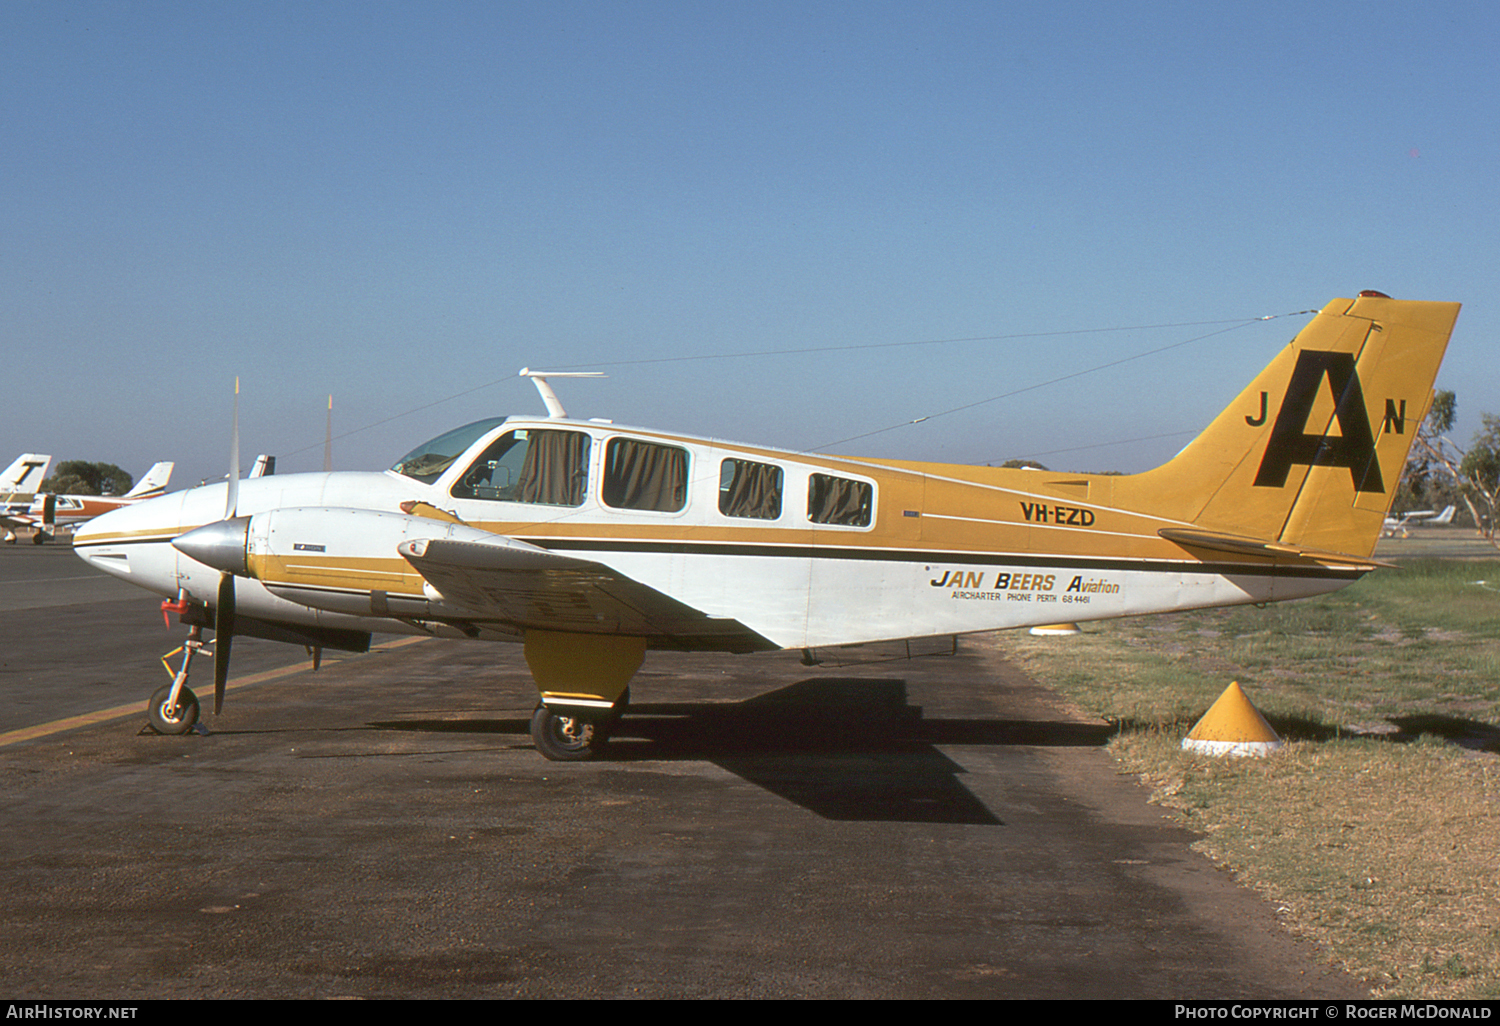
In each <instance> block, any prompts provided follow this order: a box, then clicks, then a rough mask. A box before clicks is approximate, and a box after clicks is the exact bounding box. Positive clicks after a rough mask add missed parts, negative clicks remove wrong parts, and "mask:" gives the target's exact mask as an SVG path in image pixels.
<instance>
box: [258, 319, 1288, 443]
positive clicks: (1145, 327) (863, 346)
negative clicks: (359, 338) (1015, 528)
mask: <svg viewBox="0 0 1500 1026" xmlns="http://www.w3.org/2000/svg"><path fill="white" fill-rule="evenodd" d="M1310 313H1317V311H1316V310H1298V311H1296V312H1294V313H1285V314H1267V315H1265V316H1261V317H1249V318H1235V319H1225V320H1210V321H1177V322H1173V323H1167V324H1136V325H1120V326H1117V327H1109V328H1075V329H1069V330H1063V331H1034V332H1014V333H1010V334H1004V335H974V336H966V337H962V338H942V339H918V340H913V341H906V342H868V343H860V344H855V345H837V346H806V347H802V348H798V349H764V350H747V351H744V352H738V353H698V354H693V355H688V356H656V357H640V358H636V359H631V360H602V361H599V360H596V361H591V362H589V363H583V364H578V363H575V364H561V365H558V366H556V367H555V368H553V369H555V370H575V369H578V368H583V367H587V368H600V367H628V366H642V365H647V364H664V363H686V362H693V361H705V360H744V359H762V358H766V357H774V356H810V355H813V354H817V353H841V352H857V351H863V350H878V349H898V348H910V347H915V346H938V345H954V344H958V343H965V342H1003V341H1014V340H1020V339H1036V338H1057V337H1062V336H1069V335H1092V334H1103V333H1107V332H1119V331H1151V330H1163V329H1167V328H1190V327H1202V326H1206V325H1212V324H1227V325H1229V327H1227V328H1223V329H1221V330H1219V331H1211V332H1207V333H1205V334H1202V335H1196V336H1194V337H1193V338H1190V339H1185V340H1183V341H1181V342H1175V343H1173V344H1171V345H1167V346H1161V347H1158V348H1156V349H1151V350H1147V351H1145V352H1140V353H1136V354H1134V355H1132V356H1127V357H1123V358H1121V359H1119V360H1112V361H1110V362H1109V363H1104V364H1100V365H1098V366H1095V367H1090V368H1087V369H1086V370H1081V371H1075V372H1074V373H1072V374H1065V375H1062V376H1060V377H1057V378H1052V379H1050V380H1048V381H1041V382H1037V383H1036V384H1033V385H1027V386H1026V387H1024V388H1019V389H1015V390H1014V391H1011V392H1006V393H1004V394H1002V395H997V396H991V397H989V398H988V399H980V400H977V401H975V402H972V403H965V404H964V405H962V406H955V407H952V408H951V409H947V410H942V411H939V412H937V413H930V414H927V415H925V416H922V417H916V418H913V419H910V420H905V421H902V422H901V423H899V424H892V425H890V426H889V427H883V428H877V429H876V430H874V431H867V432H864V433H863V434H858V435H851V436H849V437H848V438H841V439H838V440H837V441H833V442H826V443H824V444H822V445H818V446H814V447H812V448H810V449H808V450H807V451H808V452H820V451H822V450H824V449H827V448H829V447H831V446H835V445H842V444H844V443H845V442H852V441H857V440H859V439H862V438H869V437H871V436H873V435H878V434H884V433H885V432H887V431H894V430H896V429H898V428H903V427H909V426H911V425H914V424H921V423H924V422H926V421H929V420H935V419H937V418H939V417H946V416H948V415H950V414H953V413H959V412H962V411H963V410H967V409H972V408H974V407H976V406H983V405H985V404H986V403H992V402H997V401H998V400H1000V399H1006V398H1009V397H1011V396H1016V395H1021V394H1023V393H1025V392H1030V391H1034V390H1036V389H1038V388H1045V387H1046V386H1048V385H1055V384H1057V383H1059V382H1062V381H1067V380H1070V379H1072V378H1079V377H1083V376H1085V375H1087V374H1093V373H1096V372H1098V371H1101V370H1108V369H1109V368H1111V367H1117V366H1119V365H1121V364H1124V363H1129V362H1131V361H1134V360H1140V359H1144V358H1145V357H1147V356H1153V355H1156V354H1158V353H1164V352H1168V351H1170V350H1172V349H1177V348H1180V347H1182V346H1186V345H1190V344H1191V343H1193V342H1199V341H1202V340H1203V339H1205V338H1211V337H1213V336H1215V335H1222V334H1224V333H1226V332H1230V331H1235V330H1237V329H1239V328H1244V327H1248V326H1249V325H1251V324H1256V323H1259V322H1261V321H1270V320H1276V319H1278V318H1281V317H1296V316H1300V315H1302V314H1310ZM513 380H515V377H514V375H507V376H505V377H502V378H496V379H495V380H493V381H487V382H484V383H483V384H479V385H473V386H471V387H469V388H465V389H462V390H461V391H458V392H454V393H452V394H451V395H447V396H444V397H443V398H441V399H435V400H433V401H432V402H429V403H423V404H422V405H420V406H414V407H412V408H410V409H408V410H404V411H402V412H400V413H394V414H392V415H391V416H389V417H382V418H381V419H379V420H376V421H372V422H370V423H368V424H365V425H364V426H362V427H357V428H353V429H352V430H349V431H345V432H342V433H340V434H338V435H334V436H333V439H332V440H333V441H339V440H342V439H345V438H350V437H353V436H354V435H357V434H361V433H362V432H365V431H370V430H373V429H374V428H377V427H380V426H381V425H383V424H389V423H391V422H392V421H396V420H400V419H402V418H403V417H409V416H411V415H413V414H416V413H420V412H422V411H423V410H430V409H432V408H433V407H436V406H441V405H443V404H444V403H449V402H452V401H454V400H455V399H461V398H463V397H464V396H466V395H472V394H473V393H475V392H482V391H484V390H485V389H487V388H494V387H495V386H497V385H501V384H505V383H506V382H509V381H513ZM325 444H326V440H325ZM316 447H317V446H316V445H307V446H303V447H302V448H301V449H293V450H291V451H290V452H287V453H286V454H285V455H286V456H296V455H299V454H301V453H304V452H307V451H308V450H310V449H314V448H316Z"/></svg>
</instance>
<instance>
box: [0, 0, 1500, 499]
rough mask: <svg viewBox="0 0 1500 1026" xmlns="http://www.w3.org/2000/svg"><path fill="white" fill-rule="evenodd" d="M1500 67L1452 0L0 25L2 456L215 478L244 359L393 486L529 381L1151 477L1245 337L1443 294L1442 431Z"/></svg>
mask: <svg viewBox="0 0 1500 1026" xmlns="http://www.w3.org/2000/svg"><path fill="white" fill-rule="evenodd" d="M1497 54H1500V7H1497V6H1496V5H1494V4H1493V3H1489V2H1463V3H1446V2H1441V0H1438V2H1430V3H1421V4H1417V3H1381V2H1375V3H1369V2H1366V3H1357V4H1355V3H1307V2H1305V0H1304V2H1281V0H1271V2H1258V3H1244V4H1241V3H1218V4H1205V3H1202V2H1192V3H1170V2H1150V3H1128V2H1118V3H1105V2H1099V3H1078V2H1069V0H1063V2H1055V3H1051V4H1023V3H1001V2H979V3H966V2H949V3H944V2H926V3H915V2H904V3H882V2H874V0H859V2H847V3H846V2H817V0H804V2H796V3H783V2H777V0H756V2H749V0H745V2H733V3H729V2H722V3H712V2H651V0H629V2H584V0H577V2H567V0H554V2H505V0H492V2H482V3H460V2H412V3H382V2H375V0H359V2H351V3H344V2H337V3H317V2H296V3H270V2H241V3H234V4H205V3H196V2H195V3H186V2H185V3H166V2H124V0H120V2H115V0H100V2H86V0H79V2H51V0H49V2H26V0H12V2H9V3H6V4H3V5H0V96H3V105H0V168H3V171H0V194H3V204H0V224H3V234H0V239H3V245H0V280H3V282H4V284H3V286H0V310H3V320H0V331H3V332H4V351H5V366H6V370H7V374H6V380H7V387H6V388H5V390H4V394H5V405H6V412H7V416H6V417H5V423H6V430H5V431H4V435H3V437H0V449H3V450H4V452H0V463H4V462H8V461H9V459H11V458H12V457H13V456H14V455H15V454H16V453H19V452H22V451H26V450H30V451H47V452H51V453H53V454H54V455H55V456H56V457H57V458H58V459H68V458H82V459H90V460H103V461H108V462H111V463H117V464H119V465H120V466H122V467H124V468H125V469H126V470H128V471H130V472H131V473H132V474H134V475H136V476H137V477H138V476H140V475H141V474H142V473H143V472H144V471H145V469H146V467H147V466H149V465H150V464H151V463H152V462H154V461H155V460H158V459H175V460H176V461H178V464H179V473H178V476H177V477H176V478H175V479H174V484H176V485H187V484H193V483H196V482H197V481H198V480H199V479H200V478H204V477H214V476H220V475H222V474H223V473H224V471H225V469H226V468H227V464H228V435H229V421H230V403H231V398H232V390H233V382H234V378H235V377H236V376H239V377H240V378H241V381H242V386H241V387H242V394H241V433H242V436H243V450H244V456H243V459H244V460H245V462H246V463H247V464H248V460H249V459H250V457H251V456H253V454H254V453H256V452H262V451H264V452H275V453H280V454H282V455H283V457H284V459H283V464H282V466H283V469H285V470H288V471H290V470H298V469H307V470H315V469H319V468H320V467H321V465H322V440H323V432H324V415H325V404H326V399H325V396H326V395H327V394H329V393H332V394H333V395H334V403H335V409H334V415H335V432H336V434H340V435H344V434H345V433H347V432H354V433H353V434H348V435H347V436H346V437H341V438H339V439H338V440H337V441H336V442H335V452H334V457H335V466H336V467H338V468H339V469H363V468H369V469H376V468H380V467H384V466H386V465H389V463H391V462H392V461H393V460H395V459H396V458H397V457H399V456H400V455H401V454H402V453H403V452H405V451H406V450H407V449H409V448H411V447H412V446H413V445H415V444H416V443H418V442H420V441H422V440H424V439H425V438H427V437H430V436H432V435H435V434H437V433H439V432H441V431H443V430H445V429H447V428H449V427H453V426H455V425H457V424H460V423H465V422H467V421H470V420H475V419H478V418H480V417H483V416H490V415H495V414H500V413H513V412H527V413H530V412H540V410H541V405H540V403H539V401H538V400H537V397H536V394H535V392H534V390H533V389H532V388H531V386H530V384H529V383H527V382H525V381H523V380H521V379H518V378H515V377H514V375H515V372H516V371H517V370H518V369H519V368H521V367H523V366H528V365H529V366H531V367H548V368H559V367H574V368H590V367H597V368H599V369H602V370H605V371H607V372H608V373H609V374H610V378H609V379H608V380H607V381H599V382H574V383H566V382H565V383H562V385H561V386H560V391H561V392H562V395H563V398H564V400H565V401H566V402H567V403H568V405H569V409H570V412H572V413H575V414H577V415H581V416H602V417H612V418H613V419H615V420H616V421H617V422H622V423H630V424H638V425H644V426H654V427H662V428H670V429H679V430H685V431H691V432H698V433H705V434H713V435H718V436H721V437H728V438H734V439H738V440H743V441H752V442H764V443H769V444H774V445H780V446H785V447H789V448H814V447H819V446H823V445H825V444H827V443H829V442H835V441H840V440H843V439H846V438H849V437H851V436H856V435H862V434H864V433H866V432H872V431H876V430H878V429H881V428H886V427H889V426H890V425H893V424H899V423H902V422H905V421H908V420H911V419H913V418H918V417H922V416H924V415H931V414H936V413H940V412H942V411H945V410H949V409H952V408H954V407H960V406H966V405H968V404H971V403H975V402H978V401H980V400H985V399H991V398H993V397H997V396H1007V398H1001V399H997V400H996V401H993V402H989V403H985V404H984V405H981V406H977V407H974V408H972V409H969V410H966V411H964V412H961V413H955V414H952V415H949V416H944V417H937V418H935V419H932V420H929V421H927V422H924V423H923V424H921V425H918V426H914V427H906V428H902V429H899V430H894V431H888V432H884V433H882V434H876V435H874V436H872V437H867V438H862V439H860V440H859V441H857V442H850V443H848V444H846V445H840V446H836V447H835V451H850V452H857V453H864V454H870V455H890V456H896V457H902V458H921V459H939V460H950V461H954V462H985V461H999V460H1004V459H1006V458H1009V457H1013V456H1034V457H1036V458H1038V459H1040V460H1041V461H1042V462H1044V463H1047V464H1048V465H1049V466H1052V467H1055V468H1066V469H1074V470H1105V469H1120V470H1127V471H1133V470H1140V469H1144V468H1146V467H1148V466H1151V465H1154V464H1156V463H1158V462H1160V461H1162V460H1164V459H1166V458H1167V457H1169V456H1170V455H1171V454H1172V453H1173V452H1174V451H1175V450H1176V449H1177V448H1179V447H1180V446H1181V445H1182V444H1184V443H1185V442H1186V441H1187V440H1188V438H1189V437H1191V435H1192V434H1193V433H1194V432H1195V431H1196V430H1197V429H1199V428H1201V427H1202V426H1203V425H1204V424H1206V423H1207V421H1208V419H1209V418H1210V417H1211V416H1212V415H1213V414H1214V413H1215V412H1217V411H1218V409H1219V408H1221V407H1222V406H1223V405H1224V404H1225V403H1226V402H1227V401H1228V400H1229V399H1230V398H1232V397H1233V395H1234V394H1235V393H1237V392H1238V391H1239V389H1240V388H1241V387H1242V386H1243V385H1244V384H1245V383H1246V382H1248V380H1249V378H1250V377H1251V375H1253V373H1254V372H1255V371H1257V370H1258V369H1259V368H1260V367H1261V366H1262V365H1263V364H1264V363H1265V362H1266V361H1267V360H1269V359H1270V357H1271V356H1272V355H1273V354H1274V352H1275V350H1276V349H1277V348H1278V347H1279V346H1281V345H1282V344H1284V343H1285V342H1286V340H1287V339H1288V338H1290V337H1291V336H1292V335H1293V334H1295V333H1296V331H1297V330H1298V329H1299V328H1300V327H1301V326H1302V325H1303V324H1304V323H1306V320H1307V318H1306V317H1305V316H1301V317H1279V318H1277V319H1275V320H1270V321H1265V322H1253V323H1250V324H1248V325H1246V326H1238V327H1236V324H1237V323H1238V322H1241V321H1248V320H1249V319H1251V318H1255V317H1259V316H1263V315H1272V314H1289V313H1292V312H1295V311H1302V310H1307V309H1309V308H1315V307H1319V306H1322V305H1323V304H1324V303H1325V302H1327V301H1328V300H1329V299H1332V298H1334V297H1336V296H1347V295H1352V294H1354V293H1355V292H1357V291H1358V290H1360V289H1366V288H1374V289H1380V290H1382V291H1384V292H1387V293H1389V294H1391V295H1394V296H1397V297H1401V298H1411V299H1438V300H1457V301H1460V302H1463V303H1464V304H1465V309H1464V313H1463V315H1462V316H1461V318H1460V320H1459V327H1458V331H1457V333H1456V334H1455V336H1454V339H1453V343H1452V346H1451V347H1450V350H1449V357H1448V360H1447V362H1446V364H1445V366H1444V369H1443V372H1442V375H1441V376H1440V378H1439V385H1440V387H1447V388H1452V389H1454V390H1456V392H1457V393H1458V397H1459V409H1460V414H1461V420H1460V429H1459V431H1458V432H1457V434H1458V435H1459V436H1460V438H1461V439H1462V440H1464V441H1467V440H1468V438H1469V437H1470V436H1471V435H1472V434H1473V432H1474V430H1475V428H1476V427H1477V425H1478V414H1479V413H1480V412H1481V411H1490V412H1496V413H1500V374H1497V373H1496V364H1495V357H1494V353H1495V350H1494V348H1493V346H1494V342H1495V340H1496V339H1497V338H1500V331H1497V330H1496V329H1497V327H1500V323H1497V322H1500V310H1497V304H1496V299H1497V296H1496V286H1497V272H1500V259H1497V252H1496V250H1497V239H1500V223H1497V221H1500V218H1497V209H1500V208H1497V197H1496V185H1497V182H1500V113H1497V112H1500V63H1497V58H1496V55H1497ZM1144 325H1179V326H1177V327H1156V328H1150V329H1140V330H1124V331H1116V330H1107V331H1106V330H1098V329H1118V328H1133V327H1136V326H1144ZM1225 328H1232V329H1233V330H1229V331H1224V330H1223V329H1225ZM1209 332H1221V333H1220V334H1215V335H1212V336H1211V337H1206V338H1199V336H1202V335H1205V334H1207V333H1209ZM1018 336H1031V337H1018ZM950 339H982V341H967V342H944V343H943V344H935V345H909V344H907V343H918V342H929V341H938V340H950ZM1192 339H1198V341H1189V340H1192ZM1180 343H1186V344H1180ZM894 344H901V345H894ZM874 346H884V347H886V348H860V349H848V348H838V347H874ZM1168 346H1174V347H1175V348H1172V349H1171V350H1170V351H1168V352H1165V353H1162V354H1159V355H1156V356H1152V357H1148V358H1143V359H1139V360H1133V361H1131V362H1128V363H1123V364H1119V365H1117V366H1112V367H1108V366H1107V365H1109V364H1111V363H1114V362H1115V361H1119V360H1121V359H1122V358H1125V357H1129V356H1133V355H1135V354H1139V353H1145V352H1147V351H1149V350H1153V349H1160V348H1163V347H1168ZM809 349H816V350H835V351H825V352H817V353H801V354H797V355H783V356H771V357H765V356H762V357H754V358H736V359H711V360H685V361H681V362H669V363H641V362H632V361H643V360H657V359H666V358H680V357H699V356H722V355H725V354H737V353H746V352H764V351H768V350H809ZM1100 368H1104V369H1100ZM1086 371H1087V372H1091V373H1083V374H1081V375H1080V372H1086ZM1067 375H1080V376H1076V377H1070V378H1068V380H1066V381H1063V382H1060V383H1057V384H1051V385H1047V384H1045V383H1047V382H1049V381H1053V380H1054V379H1057V378H1060V377H1064V376H1067ZM1038 385H1041V386H1044V387H1032V386H1038ZM1023 389H1024V390H1025V391H1018V390H1023ZM1010 393H1018V394H1013V395H1012V394H1010ZM410 411H416V412H410ZM400 414H406V415H405V416H399V417H397V415H400ZM392 417H396V419H394V420H389V421H388V422H386V423H383V424H379V425H378V426H375V427H368V426H369V425H372V424H375V423H376V422H380V421H385V420H386V419H387V418H392ZM356 429H364V430H356ZM1132 439H1147V440H1146V441H1128V440H1132ZM1111 440H1127V441H1126V442H1125V443H1124V444H1113V445H1107V446H1103V447H1098V443H1101V442H1107V441H1111ZM287 454H291V455H287Z"/></svg>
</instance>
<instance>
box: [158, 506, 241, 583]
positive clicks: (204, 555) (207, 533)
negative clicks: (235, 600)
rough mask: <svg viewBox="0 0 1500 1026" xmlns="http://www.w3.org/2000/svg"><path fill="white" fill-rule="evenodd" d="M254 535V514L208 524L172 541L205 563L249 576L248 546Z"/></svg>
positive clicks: (174, 545) (235, 573)
mask: <svg viewBox="0 0 1500 1026" xmlns="http://www.w3.org/2000/svg"><path fill="white" fill-rule="evenodd" d="M249 537H250V518H249V517H233V518H231V519H229V520H216V521H214V522H213V523H212V524H204V525H203V526H202V527H199V528H197V529H195V530H192V531H189V532H188V533H187V534H184V535H181V536H180V537H178V538H176V539H175V540H173V542H172V547H173V548H175V549H176V550H177V551H178V552H181V553H183V554H184V555H187V556H191V557H192V558H193V559H196V560H197V561H198V562H200V563H202V564H203V565H204V566H211V567H213V568H214V569H215V570H223V571H225V572H226V573H231V574H234V575H236V576H238V577H249V576H250V570H249V567H248V566H247V564H246V561H245V548H246V545H247V544H248V541H249Z"/></svg>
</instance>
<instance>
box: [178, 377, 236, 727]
mask: <svg viewBox="0 0 1500 1026" xmlns="http://www.w3.org/2000/svg"><path fill="white" fill-rule="evenodd" d="M239 493H240V379H239V378H235V379H234V420H233V421H232V423H231V428H230V446H229V477H228V487H227V488H226V489H225V493H224V518H223V519H222V520H215V521H213V522H212V523H208V524H204V525H203V526H202V527H198V528H194V529H193V530H191V531H188V532H187V533H186V534H181V535H178V536H177V537H176V538H174V539H173V540H172V547H173V548H175V549H176V550H177V551H179V552H182V553H184V554H186V555H188V556H191V557H192V558H193V559H195V560H197V561H198V562H200V563H202V564H203V565H205V566H210V567H213V568H214V569H215V570H218V571H219V587H218V590H217V592H216V593H215V595H214V714H215V715H218V713H219V712H220V711H221V710H222V709H223V708H224V685H225V682H226V681H227V680H228V679H229V653H230V650H231V649H232V648H233V647H234V632H235V597H234V589H235V584H234V579H235V578H236V577H248V576H249V574H250V570H249V566H248V558H247V557H248V548H249V544H250V518H249V517H242V516H239V515H238V513H239Z"/></svg>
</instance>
